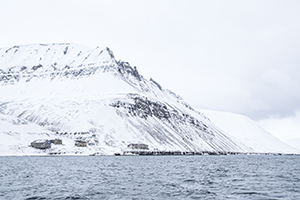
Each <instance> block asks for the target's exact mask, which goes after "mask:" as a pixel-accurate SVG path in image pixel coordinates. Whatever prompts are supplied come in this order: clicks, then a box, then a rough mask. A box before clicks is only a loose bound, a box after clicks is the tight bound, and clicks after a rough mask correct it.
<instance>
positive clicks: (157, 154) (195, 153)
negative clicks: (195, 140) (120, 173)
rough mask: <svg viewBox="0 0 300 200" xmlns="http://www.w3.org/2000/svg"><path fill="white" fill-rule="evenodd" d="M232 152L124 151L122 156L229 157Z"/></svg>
mask: <svg viewBox="0 0 300 200" xmlns="http://www.w3.org/2000/svg"><path fill="white" fill-rule="evenodd" d="M229 154H234V153H233V152H213V151H145V150H131V151H124V152H123V155H125V156H126V155H140V156H159V155H178V156H179V155H229Z"/></svg>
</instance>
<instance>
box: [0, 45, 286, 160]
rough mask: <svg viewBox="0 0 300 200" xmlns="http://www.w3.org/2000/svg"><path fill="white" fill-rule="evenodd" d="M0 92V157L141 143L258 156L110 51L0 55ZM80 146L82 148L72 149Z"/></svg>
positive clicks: (40, 48)
mask: <svg viewBox="0 0 300 200" xmlns="http://www.w3.org/2000/svg"><path fill="white" fill-rule="evenodd" d="M0 85H1V87H0V135H1V139H2V140H1V141H0V155H39V154H46V153H51V152H62V153H65V154H91V153H98V154H103V155H107V154H113V153H115V152H122V151H126V150H128V145H129V144H140V143H143V144H147V145H149V149H150V150H160V151H164V150H165V151H190V152H191V151H193V152H195V151H213V152H257V151H258V149H256V148H253V147H251V146H248V145H247V144H245V143H243V141H240V140H235V139H232V138H231V137H230V136H228V135H227V133H225V132H223V131H222V130H221V129H219V128H218V127H217V126H215V125H214V124H213V123H212V122H211V121H210V120H209V119H208V118H207V117H205V116H204V115H203V114H202V113H200V112H198V111H196V110H194V109H193V108H191V107H190V106H189V105H188V104H187V103H186V102H184V101H183V99H182V98H180V97H179V96H178V95H176V94H175V93H173V92H171V91H169V90H167V89H164V88H163V87H162V86H160V85H159V84H158V83H157V82H155V81H154V80H153V79H150V80H146V79H145V78H143V76H141V75H140V74H139V73H138V71H137V69H136V67H131V66H130V65H129V63H127V62H123V61H117V60H116V59H115V57H114V55H113V53H112V51H110V50H109V49H108V48H104V49H101V48H96V49H90V48H87V47H84V46H80V45H75V44H36V45H23V46H14V47H10V48H2V49H0ZM54 138H59V139H61V140H62V141H63V145H53V144H52V148H51V149H46V150H39V149H34V148H32V147H30V146H29V145H30V143H31V142H32V141H33V140H36V139H54ZM78 140H81V141H85V142H87V147H76V146H75V145H74V143H75V141H78ZM259 150H260V149H259ZM267 150H268V149H266V151H267ZM285 150H286V149H278V151H280V152H285ZM275 151H276V149H275ZM287 152H289V151H287Z"/></svg>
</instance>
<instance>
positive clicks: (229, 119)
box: [201, 110, 299, 153]
mask: <svg viewBox="0 0 300 200" xmlns="http://www.w3.org/2000/svg"><path fill="white" fill-rule="evenodd" d="M201 112H203V113H204V114H205V115H206V116H208V117H209V118H210V119H211V120H212V121H213V122H214V123H215V124H216V125H217V126H218V127H220V128H221V129H222V130H223V131H225V133H226V135H227V136H228V137H229V138H230V139H232V140H233V141H236V142H241V143H243V144H245V145H246V146H248V147H251V148H252V149H253V150H254V151H255V152H271V153H278V152H285V153H295V152H299V150H297V149H295V148H293V147H292V146H289V145H287V144H286V143H284V142H282V141H281V140H279V139H278V138H276V137H274V136H273V135H272V134H270V133H269V132H268V131H266V130H265V129H263V128H262V127H260V126H259V125H258V124H257V123H256V122H254V121H253V120H252V119H250V118H249V117H246V116H244V115H239V114H234V113H229V112H221V111H212V110H201ZM232 124H234V126H233V125H232Z"/></svg>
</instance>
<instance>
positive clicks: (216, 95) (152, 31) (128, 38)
mask: <svg viewBox="0 0 300 200" xmlns="http://www.w3.org/2000/svg"><path fill="white" fill-rule="evenodd" d="M0 24H1V31H0V36H1V37H0V47H7V46H12V45H20V44H31V43H57V42H63V43H65V42H71V43H78V44H83V45H86V46H90V47H97V46H108V47H109V48H110V49H111V50H112V51H113V52H114V54H115V57H116V58H117V59H121V60H124V61H128V62H129V63H130V64H131V65H133V66H136V67H137V69H138V70H139V72H140V74H142V75H143V76H144V77H145V78H148V79H149V78H150V77H151V78H153V79H154V80H156V81H157V82H159V83H160V84H161V85H162V86H163V87H164V88H168V89H170V90H172V91H174V92H175V93H177V94H179V95H180V96H182V97H183V98H184V100H186V101H187V102H188V103H189V104H191V105H192V106H193V107H194V108H201V109H212V110H222V111H230V112H235V113H240V114H244V115H247V116H249V117H251V118H252V119H254V120H256V121H258V122H259V123H260V124H261V125H262V126H263V127H264V128H266V129H267V130H269V131H270V132H271V133H272V134H274V135H275V136H277V137H279V138H281V139H288V138H293V137H300V125H299V124H300V123H299V122H300V92H299V88H298V86H300V77H299V76H300V66H299V64H300V55H299V54H300V37H299V36H300V1H298V0H297V1H292V0H288V1H286V0H285V1H283V0H282V1H277V0H264V1H261V0H257V1H255V0H251V1H247V0H243V1H240V0H236V1H228V0H227V1H224V0H219V1H214V0H209V1H208V0H207V1H200V0H181V1H176V0H169V1H168V0H148V1H146V0H144V1H141V0H132V1H128V0H127V1H125V0H119V1H117V0H109V1H108V0H107V1H101V0H82V1H79V0H77V1H76V0H69V1H67V0H49V1H47V0H35V1H34V0H18V1H16V0H0Z"/></svg>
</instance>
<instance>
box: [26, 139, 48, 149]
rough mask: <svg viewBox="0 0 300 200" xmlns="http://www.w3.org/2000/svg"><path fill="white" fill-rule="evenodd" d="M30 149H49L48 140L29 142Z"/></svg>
mask: <svg viewBox="0 0 300 200" xmlns="http://www.w3.org/2000/svg"><path fill="white" fill-rule="evenodd" d="M31 147H34V148H36V149H49V148H51V142H50V140H34V141H33V142H31Z"/></svg>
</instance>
